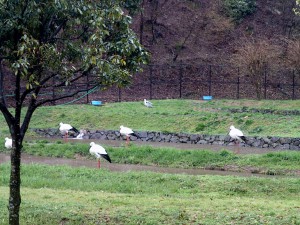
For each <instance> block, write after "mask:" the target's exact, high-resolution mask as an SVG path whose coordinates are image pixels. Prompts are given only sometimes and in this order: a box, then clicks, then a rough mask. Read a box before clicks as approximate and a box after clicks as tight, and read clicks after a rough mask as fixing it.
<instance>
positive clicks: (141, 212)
mask: <svg viewBox="0 0 300 225" xmlns="http://www.w3.org/2000/svg"><path fill="white" fill-rule="evenodd" d="M0 171H1V174H2V176H1V177H0V191H1V196H0V203H1V204H0V212H1V214H0V224H7V212H6V211H7V210H6V207H5V205H6V204H7V203H6V202H7V198H8V188H7V185H8V178H9V176H8V174H9V165H8V164H2V165H0ZM299 192H300V180H299V179H298V178H258V177H245V178H243V177H233V176H189V175H171V174H158V173H153V172H110V171H107V170H96V169H88V168H71V167H67V166H55V167H54V166H45V165H23V167H22V196H23V198H22V207H21V224H28V225H29V224H30V225H32V224H37V225H38V224H287V225H288V224H289V225H290V224H300V214H299V199H298V198H299Z"/></svg>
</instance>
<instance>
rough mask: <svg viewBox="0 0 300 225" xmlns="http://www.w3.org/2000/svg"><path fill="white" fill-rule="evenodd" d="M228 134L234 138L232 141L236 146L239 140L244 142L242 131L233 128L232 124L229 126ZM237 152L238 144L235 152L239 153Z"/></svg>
mask: <svg viewBox="0 0 300 225" xmlns="http://www.w3.org/2000/svg"><path fill="white" fill-rule="evenodd" d="M229 135H230V137H231V138H232V139H233V140H234V143H235V145H236V146H238V145H239V144H240V142H241V141H244V142H246V138H245V136H244V134H243V132H242V131H240V130H239V129H237V128H235V127H234V126H233V125H231V126H230V131H229ZM239 152H240V151H239V146H238V151H237V153H239Z"/></svg>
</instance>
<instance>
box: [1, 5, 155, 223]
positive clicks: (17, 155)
mask: <svg viewBox="0 0 300 225" xmlns="http://www.w3.org/2000/svg"><path fill="white" fill-rule="evenodd" d="M126 2H128V1H122V0H113V1H111V0H101V1H91V0H74V1H69V0H0V27H1V29H0V62H1V64H0V75H1V79H0V82H1V85H0V87H1V88H2V90H1V91H0V110H1V112H2V114H3V115H4V118H5V120H6V122H7V125H8V128H9V131H10V134H11V137H12V139H13V147H12V149H11V174H10V184H9V187H10V194H9V204H8V210H9V224H19V209H20V204H21V195H20V187H21V177H20V165H21V150H22V142H23V139H24V136H25V134H26V131H27V130H28V127H29V123H30V120H31V118H32V116H33V113H34V111H35V110H36V109H37V108H38V107H40V106H42V105H44V104H49V103H51V102H53V101H57V100H63V99H67V98H71V97H73V96H75V95H76V94H78V93H80V92H83V91H85V92H86V91H89V90H90V89H93V88H95V87H97V86H99V87H107V86H110V85H112V84H118V85H121V86H122V85H126V84H128V83H130V80H131V76H132V74H134V73H135V72H137V71H139V69H140V67H141V65H142V64H144V63H147V61H148V59H149V55H148V53H147V52H146V51H145V50H144V48H143V47H142V46H141V45H140V43H139V41H138V39H137V37H136V35H135V33H134V32H133V31H132V30H131V29H130V23H131V17H130V16H127V15H126V14H125V13H124V12H123V10H122V7H125V6H128V5H126ZM130 7H133V6H130ZM4 71H5V72H4ZM4 75H5V76H4ZM3 76H4V77H3ZM8 78H9V79H8ZM7 80H10V81H11V80H12V81H13V82H12V83H11V84H10V85H11V86H13V87H14V101H13V104H12V105H9V106H8V104H7V101H5V92H4V91H3V87H5V86H7V84H6V82H7ZM78 82H81V83H82V82H85V84H86V85H83V86H81V87H80V86H78V85H76V84H77V83H78ZM47 90H54V91H55V93H56V94H55V95H51V96H48V95H46V96H45V95H41V93H44V92H45V91H47ZM24 106H26V107H24ZM22 115H23V116H22Z"/></svg>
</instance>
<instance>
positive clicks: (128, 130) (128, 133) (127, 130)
mask: <svg viewBox="0 0 300 225" xmlns="http://www.w3.org/2000/svg"><path fill="white" fill-rule="evenodd" d="M120 134H121V135H125V136H126V144H127V145H128V143H129V137H130V136H136V137H139V136H138V135H137V134H136V133H134V131H133V130H132V129H131V128H128V127H124V126H123V125H121V126H120Z"/></svg>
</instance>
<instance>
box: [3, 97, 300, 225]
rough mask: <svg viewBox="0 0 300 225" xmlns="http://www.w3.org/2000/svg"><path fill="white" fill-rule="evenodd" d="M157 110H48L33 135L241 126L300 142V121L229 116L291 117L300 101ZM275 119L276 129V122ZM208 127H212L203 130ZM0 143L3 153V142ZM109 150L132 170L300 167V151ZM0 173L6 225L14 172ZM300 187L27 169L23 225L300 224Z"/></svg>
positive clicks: (62, 152)
mask: <svg viewBox="0 0 300 225" xmlns="http://www.w3.org/2000/svg"><path fill="white" fill-rule="evenodd" d="M153 102H154V104H155V108H153V109H147V108H145V107H144V106H143V105H142V104H141V103H140V102H139V103H137V102H128V103H113V104H107V105H105V106H104V107H92V106H89V105H73V106H57V107H43V108H40V109H39V110H38V111H37V112H36V113H35V116H34V118H33V120H32V123H31V127H40V128H48V127H51V128H55V127H58V123H59V122H61V121H62V122H70V123H71V124H73V125H74V126H76V127H77V128H88V129H114V130H117V129H118V127H119V125H121V124H124V125H127V126H130V127H132V128H134V129H137V130H155V131H168V132H188V133H205V134H226V133H227V132H228V127H229V125H230V124H231V123H233V124H235V125H236V126H237V127H239V128H241V129H243V130H244V131H245V133H246V134H247V135H260V136H264V135H265V136H276V135H278V136H292V137H297V129H296V125H297V124H298V122H299V121H298V120H299V118H300V117H299V116H280V115H263V114H249V113H240V114H230V113H228V111H226V110H222V108H224V109H225V108H229V107H233V108H240V107H242V106H250V105H251V107H253V108H271V109H280V110H287V109H288V110H292V109H298V105H300V101H284V102H276V101H260V102H256V101H253V102H252V101H231V100H218V101H212V102H200V101H191V100H164V101H153ZM275 119H276V121H278V122H277V123H274V121H275ZM235 122H236V123H237V124H236V123H235ZM199 124H200V125H199ZM201 124H202V125H201ZM0 126H1V128H0V129H1V134H0V136H2V137H4V136H6V135H7V134H8V132H7V127H6V125H5V123H4V121H3V119H1V118H0ZM199 127H202V128H203V127H204V129H203V130H202V131H199ZM257 128H260V129H257ZM283 128H284V129H283ZM196 130H198V131H196ZM255 131H259V132H255ZM1 140H3V139H2V138H1ZM0 144H1V146H3V141H0ZM24 147H25V150H26V151H28V152H31V153H33V154H44V153H47V154H49V153H51V154H50V155H54V156H59V157H62V156H65V157H72V156H73V155H74V152H72V151H70V149H72V150H74V149H75V151H79V152H80V153H81V154H83V155H86V154H88V153H87V152H86V147H85V146H84V145H77V148H74V146H71V144H60V143H56V144H52V145H51V144H48V143H45V142H38V143H36V144H35V143H30V142H28V143H25V145H24ZM83 149H84V152H83ZM121 150H122V149H121ZM108 151H109V153H110V154H111V156H112V158H114V160H116V161H118V162H121V163H124V160H125V161H126V162H127V163H140V161H143V163H145V164H159V165H164V166H178V167H182V166H183V165H184V166H186V165H187V167H203V166H205V165H207V164H210V165H215V166H222V165H224V163H229V164H235V165H238V166H244V165H247V166H248V165H257V166H263V165H264V166H267V167H268V168H270V169H274V170H277V169H280V170H283V169H299V153H298V152H283V153H272V154H266V155H252V156H239V157H236V156H234V155H232V154H228V152H221V153H212V152H208V151H200V152H198V153H193V152H192V151H184V152H183V151H178V150H174V149H153V148H150V147H143V148H140V147H136V146H131V147H130V148H129V149H127V151H126V152H125V151H124V152H125V153H126V154H127V155H126V154H120V152H121V151H120V149H114V148H108ZM149 152H150V153H151V154H149ZM194 152H195V151H194ZM76 153H77V152H76ZM142 153H145V154H142ZM128 154H130V157H128ZM178 154H180V156H178ZM194 154H196V155H194ZM141 155H143V156H144V157H142V158H141ZM145 155H147V157H145ZM174 155H177V157H174ZM162 156H164V157H162ZM174 158H175V159H177V160H174ZM128 160H129V161H128ZM180 160H182V161H180ZM187 162H191V164H189V163H187ZM0 171H1V174H2V176H0V192H1V195H0V224H7V209H6V206H5V205H6V204H7V199H8V189H7V186H8V178H9V177H8V176H9V165H8V164H2V165H0ZM299 187H300V185H299V179H298V178H277V179H272V178H256V177H249V178H241V177H231V176H228V177H220V176H185V175H170V174H156V173H149V172H126V173H116V172H110V171H106V170H101V172H100V171H99V172H98V171H97V172H96V173H95V170H93V169H87V168H70V167H60V166H55V167H51V166H42V165H23V166H22V196H23V198H22V201H23V202H22V208H21V218H22V219H21V224H59V223H61V224H97V223H100V224H142V223H143V224H216V221H217V222H218V223H219V224H300V218H299V205H298V196H299V192H300V190H299Z"/></svg>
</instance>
